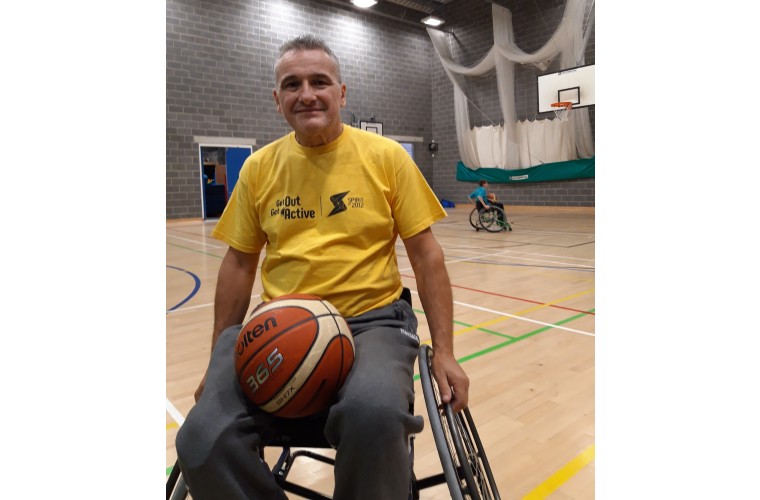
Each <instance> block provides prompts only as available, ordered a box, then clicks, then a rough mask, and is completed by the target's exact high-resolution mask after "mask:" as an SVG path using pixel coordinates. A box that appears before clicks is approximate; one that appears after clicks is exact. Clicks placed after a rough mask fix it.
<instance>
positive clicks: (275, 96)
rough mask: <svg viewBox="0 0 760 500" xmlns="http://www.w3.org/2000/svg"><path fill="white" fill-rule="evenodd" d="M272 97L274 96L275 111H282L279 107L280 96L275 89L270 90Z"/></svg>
mask: <svg viewBox="0 0 760 500" xmlns="http://www.w3.org/2000/svg"><path fill="white" fill-rule="evenodd" d="M272 97H274V104H275V106H277V111H278V112H279V113H282V108H281V107H280V98H279V96H278V95H277V89H274V90H272Z"/></svg>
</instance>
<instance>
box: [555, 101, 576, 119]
mask: <svg viewBox="0 0 760 500" xmlns="http://www.w3.org/2000/svg"><path fill="white" fill-rule="evenodd" d="M572 107H573V103H572V102H564V101H563V102H553V103H552V108H554V114H555V115H556V116H557V119H558V120H559V121H561V122H566V121H567V118H568V115H569V114H570V108H572Z"/></svg>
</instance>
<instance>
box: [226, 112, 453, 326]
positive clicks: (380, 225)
mask: <svg viewBox="0 0 760 500" xmlns="http://www.w3.org/2000/svg"><path fill="white" fill-rule="evenodd" d="M445 216H446V212H445V211H444V210H443V207H441V204H440V202H439V201H438V199H437V198H436V197H435V194H434V193H433V191H432V190H431V189H430V187H429V186H428V184H427V182H426V181H425V178H424V177H423V176H422V173H421V172H420V171H419V169H418V168H417V165H415V163H414V162H413V161H412V159H411V157H410V156H409V154H408V153H407V152H406V150H404V148H403V147H402V146H401V145H400V144H398V143H397V142H395V141H393V140H391V139H388V138H385V137H382V136H379V135H377V134H373V133H370V132H365V131H363V130H359V129H356V128H353V127H349V126H347V125H346V126H344V127H343V132H342V133H341V135H340V137H338V138H337V139H336V140H334V141H333V142H331V143H329V144H326V145H324V146H320V147H316V148H304V147H301V146H300V145H299V144H298V143H297V142H296V140H295V134H294V133H292V132H291V133H290V134H289V135H287V136H285V137H283V138H281V139H279V140H277V141H275V142H273V143H271V144H269V145H267V146H265V147H263V148H261V149H260V150H258V151H256V152H255V153H253V154H252V155H251V156H250V157H249V158H248V159H247V160H246V161H245V163H244V164H243V168H242V169H241V170H240V178H239V179H238V182H237V184H236V185H235V188H234V190H233V192H232V196H231V197H230V200H229V202H228V204H227V207H226V209H225V210H224V213H223V214H222V217H221V219H220V220H219V222H218V224H217V226H216V227H215V228H214V231H213V232H212V235H213V236H214V237H215V238H218V239H220V240H222V241H224V242H225V243H227V244H228V245H230V246H231V247H233V248H235V249H237V250H240V251H243V252H250V253H254V252H258V251H260V250H262V248H264V247H265V246H266V257H265V259H264V261H263V263H262V266H261V280H262V285H263V288H264V293H263V294H262V299H263V300H265V301H266V300H270V299H271V298H273V297H278V296H280V295H284V294H287V293H312V294H315V295H318V296H320V297H322V298H324V299H326V300H328V301H330V302H331V303H332V304H333V305H335V307H336V308H337V309H338V310H339V311H340V313H341V314H342V315H343V316H346V317H353V316H357V315H359V314H362V313H364V312H367V311H369V310H372V309H375V308H377V307H381V306H385V305H388V304H390V303H391V302H392V301H394V300H396V299H398V297H399V296H400V295H401V289H402V283H401V277H400V275H399V270H398V265H397V262H396V251H395V244H396V239H397V238H396V237H397V236H398V235H400V236H401V238H408V237H410V236H414V235H415V234H417V233H419V232H420V231H422V230H423V229H425V228H427V227H429V226H430V225H432V224H433V223H434V222H435V221H437V220H439V219H442V218H443V217H445Z"/></svg>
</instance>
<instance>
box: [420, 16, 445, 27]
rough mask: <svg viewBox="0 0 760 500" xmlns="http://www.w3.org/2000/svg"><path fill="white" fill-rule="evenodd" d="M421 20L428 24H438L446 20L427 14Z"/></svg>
mask: <svg viewBox="0 0 760 500" xmlns="http://www.w3.org/2000/svg"><path fill="white" fill-rule="evenodd" d="M422 22H423V23H425V24H427V25H428V26H440V25H442V24H443V23H445V22H446V21H444V20H443V19H441V18H440V17H435V16H427V17H426V18H425V19H423V20H422Z"/></svg>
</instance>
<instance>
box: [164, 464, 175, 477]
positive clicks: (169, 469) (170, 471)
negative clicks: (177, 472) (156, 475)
mask: <svg viewBox="0 0 760 500" xmlns="http://www.w3.org/2000/svg"><path fill="white" fill-rule="evenodd" d="M173 468H174V466H173V465H172V466H171V467H167V468H166V475H167V476H168V475H169V474H171V473H172V469H173Z"/></svg>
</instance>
